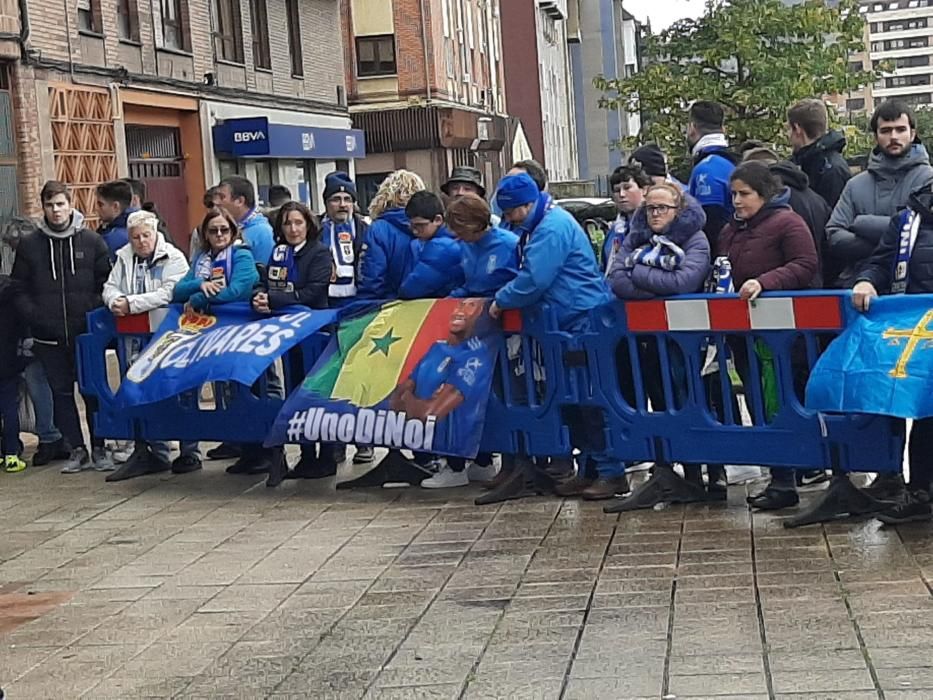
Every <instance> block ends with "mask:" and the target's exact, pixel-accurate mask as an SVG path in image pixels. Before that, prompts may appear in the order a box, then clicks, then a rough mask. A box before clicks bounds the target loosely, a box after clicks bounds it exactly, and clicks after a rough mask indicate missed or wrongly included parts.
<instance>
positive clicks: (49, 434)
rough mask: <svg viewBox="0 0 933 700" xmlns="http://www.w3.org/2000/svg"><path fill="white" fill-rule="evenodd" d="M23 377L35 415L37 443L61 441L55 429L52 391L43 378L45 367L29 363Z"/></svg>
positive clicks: (35, 362)
mask: <svg viewBox="0 0 933 700" xmlns="http://www.w3.org/2000/svg"><path fill="white" fill-rule="evenodd" d="M23 375H24V376H25V377H26V392H27V393H28V394H29V399H30V400H31V401H32V408H33V411H34V412H35V414H36V435H38V436H39V442H41V443H52V442H57V441H59V440H61V439H62V434H61V433H60V432H59V431H58V428H56V427H55V419H54V415H55V413H54V404H53V403H52V389H51V387H49V380H48V377H46V376H45V367H43V366H42V363H41V362H38V361H34V362H30V363H29V366H27V367H26V371H25V372H24V373H23Z"/></svg>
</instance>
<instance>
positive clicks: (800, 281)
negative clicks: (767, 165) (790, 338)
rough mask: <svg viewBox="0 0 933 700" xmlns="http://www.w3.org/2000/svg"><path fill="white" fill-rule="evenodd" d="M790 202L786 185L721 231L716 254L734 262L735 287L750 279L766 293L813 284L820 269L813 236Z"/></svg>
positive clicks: (807, 286) (733, 277)
mask: <svg viewBox="0 0 933 700" xmlns="http://www.w3.org/2000/svg"><path fill="white" fill-rule="evenodd" d="M789 202H790V192H788V191H787V188H785V189H784V192H782V193H781V194H779V195H777V196H776V197H774V198H773V199H772V200H771V201H770V202H768V203H766V204H765V205H764V206H763V207H762V208H761V210H760V211H759V212H758V213H757V214H755V216H753V217H752V218H750V219H748V220H747V221H742V220H739V219H735V220H733V221H732V223H730V224H728V225H727V226H726V227H725V228H724V229H723V230H722V233H721V234H720V235H719V247H718V249H717V251H716V255H725V256H727V257H728V258H729V261H730V262H731V263H732V279H733V281H734V283H735V288H736V289H738V288H739V287H741V286H742V285H743V284H744V283H745V282H747V281H748V280H750V279H757V280H758V281H759V282H760V283H761V286H762V287H763V288H764V290H765V291H766V292H770V291H777V290H782V289H783V290H793V289H807V288H809V287H811V286H812V285H813V279H814V277H815V276H816V274H817V272H818V271H819V262H818V260H817V255H816V247H815V246H814V245H813V236H811V235H810V229H808V228H807V224H806V223H805V222H804V220H803V219H801V218H800V216H798V215H797V214H795V213H794V212H793V211H791V209H790V204H789Z"/></svg>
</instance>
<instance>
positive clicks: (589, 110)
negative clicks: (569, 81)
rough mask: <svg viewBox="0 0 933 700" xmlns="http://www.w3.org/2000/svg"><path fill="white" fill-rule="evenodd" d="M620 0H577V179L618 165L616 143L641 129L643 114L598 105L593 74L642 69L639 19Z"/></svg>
mask: <svg viewBox="0 0 933 700" xmlns="http://www.w3.org/2000/svg"><path fill="white" fill-rule="evenodd" d="M622 4H623V3H622V0H580V5H579V8H580V15H579V25H578V26H579V41H572V42H571V44H570V57H571V63H572V71H571V72H572V75H573V86H574V109H575V121H576V133H577V152H578V154H579V164H580V179H581V180H594V179H598V178H601V177H602V178H605V177H606V176H607V175H608V174H609V173H611V172H612V171H613V170H614V169H615V168H617V167H618V166H620V165H622V161H623V155H624V154H623V152H622V150H621V148H620V147H619V143H620V142H621V141H622V140H623V139H625V138H627V137H630V136H635V135H637V134H638V132H639V131H640V130H641V116H640V115H639V114H638V113H637V112H636V113H629V112H626V111H625V110H624V109H617V110H607V109H602V108H600V106H599V100H600V98H601V97H602V92H601V91H599V90H597V89H596V88H595V87H594V86H593V77H594V76H597V75H605V76H606V77H609V78H613V77H617V78H623V77H630V76H632V75H634V74H635V73H636V72H638V70H639V69H640V55H639V51H640V43H641V35H642V32H643V28H642V25H641V23H640V22H639V21H638V20H636V19H635V17H633V16H632V15H631V13H629V12H627V11H626V10H625V9H624V8H623V6H622Z"/></svg>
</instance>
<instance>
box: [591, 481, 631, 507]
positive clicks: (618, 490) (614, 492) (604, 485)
mask: <svg viewBox="0 0 933 700" xmlns="http://www.w3.org/2000/svg"><path fill="white" fill-rule="evenodd" d="M630 490H631V489H629V486H628V477H627V476H625V474H623V475H622V476H617V477H613V478H612V479H603V478H599V479H597V480H596V481H594V482H593V483H592V485H591V486H590V487H589V488H588V489H586V490H584V491H583V493H582V494H581V495H582V496H583V500H584V501H606V500H608V499H610V498H615V497H616V496H624V495H625V494H627V493H628V492H629V491H630Z"/></svg>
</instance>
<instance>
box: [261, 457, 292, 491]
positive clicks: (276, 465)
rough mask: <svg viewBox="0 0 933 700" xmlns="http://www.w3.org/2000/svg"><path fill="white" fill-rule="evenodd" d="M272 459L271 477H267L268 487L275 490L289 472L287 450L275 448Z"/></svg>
mask: <svg viewBox="0 0 933 700" xmlns="http://www.w3.org/2000/svg"><path fill="white" fill-rule="evenodd" d="M270 457H271V461H272V464H271V467H270V469H269V476H268V477H266V486H267V487H269V488H275V487H276V486H278V485H279V484H281V483H282V481H284V480H285V476H286V474H287V472H288V463H287V462H286V461H285V448H283V447H276V448H273V449H272V452H271V455H270Z"/></svg>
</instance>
